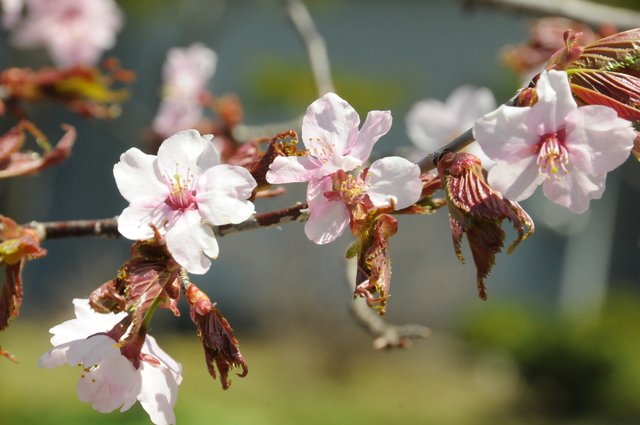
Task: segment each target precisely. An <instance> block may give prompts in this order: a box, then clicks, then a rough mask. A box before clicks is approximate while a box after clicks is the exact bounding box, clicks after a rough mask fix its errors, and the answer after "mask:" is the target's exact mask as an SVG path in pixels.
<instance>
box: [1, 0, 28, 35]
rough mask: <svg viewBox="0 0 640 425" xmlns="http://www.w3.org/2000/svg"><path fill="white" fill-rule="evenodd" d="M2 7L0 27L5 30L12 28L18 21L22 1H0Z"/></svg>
mask: <svg viewBox="0 0 640 425" xmlns="http://www.w3.org/2000/svg"><path fill="white" fill-rule="evenodd" d="M0 5H2V26H3V27H4V28H5V29H12V28H14V27H15V26H16V25H17V24H18V22H19V21H20V16H21V14H22V8H23V7H24V0H0Z"/></svg>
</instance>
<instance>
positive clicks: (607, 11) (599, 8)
mask: <svg viewBox="0 0 640 425" xmlns="http://www.w3.org/2000/svg"><path fill="white" fill-rule="evenodd" d="M462 1H463V3H465V6H471V7H473V6H493V7H499V8H503V9H510V10H514V11H516V12H521V13H530V14H534V15H541V16H560V17H563V18H567V19H572V20H574V21H578V22H584V23H585V24H588V25H589V26H592V27H594V28H596V29H597V28H598V26H599V25H600V24H604V23H610V24H614V25H615V26H616V27H617V28H618V29H619V30H620V31H624V30H628V29H632V28H637V27H640V13H639V12H636V11H633V10H629V9H623V8H620V7H613V6H608V5H604V4H600V3H594V2H590V1H585V0H462Z"/></svg>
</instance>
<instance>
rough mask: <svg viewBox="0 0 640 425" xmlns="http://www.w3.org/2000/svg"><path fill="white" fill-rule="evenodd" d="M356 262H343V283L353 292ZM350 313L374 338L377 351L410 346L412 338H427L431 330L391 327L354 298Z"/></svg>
mask: <svg viewBox="0 0 640 425" xmlns="http://www.w3.org/2000/svg"><path fill="white" fill-rule="evenodd" d="M356 272H357V261H355V260H345V278H346V279H345V281H346V283H347V287H348V288H349V290H350V291H352V292H353V287H354V282H355V280H356ZM351 312H352V313H353V315H354V317H355V318H356V320H357V321H358V323H359V324H361V325H362V326H363V327H364V328H365V329H367V331H369V333H370V334H371V335H373V336H375V337H376V339H375V340H374V341H373V347H374V348H377V349H382V348H392V347H400V348H407V347H410V346H411V340H412V339H414V338H428V337H429V336H430V335H431V330H430V329H429V328H427V327H425V326H422V325H414V324H408V325H400V326H396V325H391V324H389V323H387V322H385V321H384V320H383V319H382V317H380V316H379V315H378V314H376V312H375V311H374V310H372V309H371V308H369V306H368V305H367V301H366V300H365V299H363V298H356V299H355V300H353V302H352V303H351Z"/></svg>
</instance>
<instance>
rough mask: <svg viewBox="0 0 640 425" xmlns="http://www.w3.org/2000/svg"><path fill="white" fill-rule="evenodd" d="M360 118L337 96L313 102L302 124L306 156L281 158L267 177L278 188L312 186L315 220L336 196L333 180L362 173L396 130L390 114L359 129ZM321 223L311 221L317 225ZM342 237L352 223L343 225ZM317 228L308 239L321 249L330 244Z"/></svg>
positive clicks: (373, 116)
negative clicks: (343, 173) (382, 141)
mask: <svg viewBox="0 0 640 425" xmlns="http://www.w3.org/2000/svg"><path fill="white" fill-rule="evenodd" d="M359 125H360V117H359V116H358V113H357V112H356V111H355V109H353V108H352V107H351V105H349V104H348V103H347V102H346V101H344V100H343V99H342V98H340V97H339V96H338V95H337V94H335V93H327V94H326V95H324V96H323V97H322V98H320V99H318V100H316V101H315V102H313V103H312V104H311V105H310V106H309V108H307V112H306V114H305V116H304V118H303V120H302V136H301V138H302V143H304V146H305V147H306V148H307V151H306V155H303V156H290V157H282V156H279V157H277V158H276V159H275V160H274V161H273V163H272V164H271V166H270V167H269V172H268V173H267V176H266V177H267V181H269V183H272V184H278V183H292V182H307V181H308V182H309V185H308V187H307V202H308V203H309V210H310V214H311V217H314V215H315V216H316V217H317V215H318V214H325V212H323V210H322V208H323V205H324V204H325V201H326V198H325V197H324V193H325V192H327V191H331V190H332V185H333V183H332V176H333V175H334V174H336V173H337V172H338V170H342V171H351V170H355V169H356V168H359V167H361V166H362V165H363V164H364V162H365V161H366V160H367V159H368V158H369V155H370V154H371V150H372V148H373V145H374V144H375V143H376V142H377V141H378V139H380V137H382V136H383V135H385V134H386V133H387V132H388V131H389V128H391V113H390V112H389V111H371V112H369V113H368V114H367V119H366V120H365V122H364V124H363V125H362V128H361V129H358V126H359ZM313 220H315V218H311V219H310V222H311V223H313ZM340 223H341V226H342V228H341V229H338V228H336V229H335V231H336V232H337V233H339V234H341V233H342V232H343V231H344V229H345V228H346V226H347V225H348V223H346V224H345V223H343V222H342V221H340ZM314 229H315V227H314V226H313V225H310V224H309V222H307V224H305V233H306V235H307V237H308V238H309V239H311V240H312V241H314V242H316V243H320V244H322V243H328V242H330V241H331V240H333V239H331V240H327V239H325V238H323V237H322V236H321V234H318V233H317V232H316V231H315V230H314Z"/></svg>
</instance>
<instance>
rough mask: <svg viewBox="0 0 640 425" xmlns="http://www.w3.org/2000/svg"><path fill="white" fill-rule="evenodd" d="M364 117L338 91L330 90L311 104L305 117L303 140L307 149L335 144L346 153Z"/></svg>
mask: <svg viewBox="0 0 640 425" xmlns="http://www.w3.org/2000/svg"><path fill="white" fill-rule="evenodd" d="M359 124H360V117H359V116H358V113H357V112H356V111H355V109H353V108H352V107H351V105H349V104H348V103H347V102H346V101H344V100H343V99H341V98H340V97H339V96H338V95H337V94H335V93H327V94H325V95H324V96H323V97H321V98H320V99H318V100H316V101H315V102H313V103H312V104H311V105H309V107H308V108H307V113H306V114H305V116H304V118H303V119H302V142H303V143H304V145H305V147H306V148H307V150H309V151H312V150H313V149H314V148H318V149H323V148H326V147H327V146H330V147H333V149H334V150H335V152H338V153H341V154H345V153H347V152H345V150H346V149H347V147H350V146H351V144H352V143H353V142H354V141H355V140H356V138H357V136H358V125H359Z"/></svg>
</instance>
